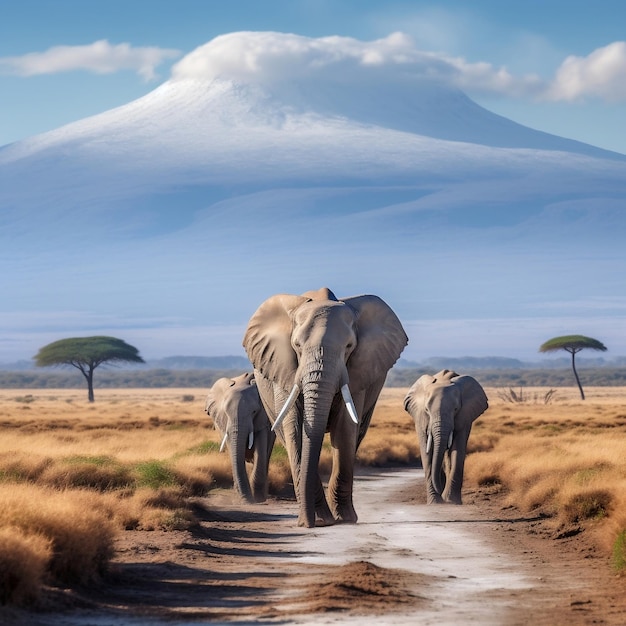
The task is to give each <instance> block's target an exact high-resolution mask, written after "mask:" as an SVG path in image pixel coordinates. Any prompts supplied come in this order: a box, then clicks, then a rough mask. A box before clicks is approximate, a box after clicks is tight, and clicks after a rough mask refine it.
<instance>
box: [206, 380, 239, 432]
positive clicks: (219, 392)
mask: <svg viewBox="0 0 626 626" xmlns="http://www.w3.org/2000/svg"><path fill="white" fill-rule="evenodd" d="M234 384H235V382H234V381H233V380H231V379H230V378H218V379H217V380H216V381H215V383H213V386H212V387H211V389H209V393H208V394H207V397H206V402H205V403H204V410H205V411H206V413H207V415H208V416H209V417H210V418H211V419H212V420H213V424H214V425H215V427H216V428H217V429H218V430H219V431H220V432H222V433H224V432H226V429H227V428H228V416H227V415H226V413H225V412H224V411H221V410H220V405H221V402H222V398H223V397H224V393H225V392H226V389H228V388H229V387H231V386H232V385H234Z"/></svg>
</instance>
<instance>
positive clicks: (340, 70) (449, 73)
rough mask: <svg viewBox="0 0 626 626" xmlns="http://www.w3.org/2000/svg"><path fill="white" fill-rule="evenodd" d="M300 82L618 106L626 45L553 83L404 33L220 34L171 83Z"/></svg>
mask: <svg viewBox="0 0 626 626" xmlns="http://www.w3.org/2000/svg"><path fill="white" fill-rule="evenodd" d="M299 78H305V79H307V80H316V81H335V82H336V81H341V82H342V83H345V82H351V83H354V82H356V81H367V82H369V83H371V84H376V83H382V82H384V83H385V84H386V85H388V84H390V83H397V84H403V85H406V84H407V82H410V81H418V80H424V79H426V80H434V81H440V82H443V83H447V84H449V85H453V86H455V87H458V88H460V89H462V90H464V91H467V92H469V93H470V94H485V95H487V94H492V95H493V94H495V95H500V96H503V97H510V98H530V99H537V100H541V99H544V100H549V99H551V100H575V99H579V98H582V97H584V96H596V97H599V98H603V99H606V100H620V99H624V98H626V43H625V42H615V43H612V44H610V45H609V46H606V47H604V48H599V49H597V50H595V51H594V52H592V53H591V54H590V55H589V56H587V57H573V56H572V57H568V58H567V59H565V61H564V62H563V63H562V64H561V66H560V67H558V68H557V70H556V73H555V76H554V78H553V79H551V80H545V79H543V78H541V77H540V76H538V75H537V74H532V73H529V74H516V73H514V72H511V71H510V70H509V69H507V68H506V67H505V66H496V65H494V64H492V63H488V62H469V61H467V60H466V59H465V58H464V57H462V56H458V55H457V56H451V55H449V54H445V53H440V52H428V51H423V50H419V49H417V48H416V46H415V43H414V41H413V39H412V38H411V37H410V36H408V35H407V34H405V33H400V32H396V33H392V34H391V35H388V36H387V37H384V38H382V39H376V40H374V41H359V40H357V39H353V38H351V37H338V36H334V37H321V38H317V39H316V38H310V37H304V36H300V35H295V34H285V33H276V32H238V33H229V34H227V35H221V36H219V37H216V38H215V39H213V40H211V41H209V42H208V43H207V44H205V45H203V46H200V47H199V48H196V49H195V50H194V51H192V52H191V53H189V54H188V55H186V56H185V57H184V58H183V59H181V60H180V61H179V62H178V63H177V64H176V65H175V66H174V67H173V69H172V79H173V80H184V79H198V80H213V79H230V80H236V81H243V82H258V83H265V84H268V83H270V84H271V83H273V82H278V81H281V82H282V81H289V80H294V79H299Z"/></svg>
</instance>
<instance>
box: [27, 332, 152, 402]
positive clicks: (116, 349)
mask: <svg viewBox="0 0 626 626" xmlns="http://www.w3.org/2000/svg"><path fill="white" fill-rule="evenodd" d="M121 362H127V363H144V360H143V359H142V358H141V357H140V356H139V351H138V350H137V348H135V347H134V346H131V345H130V344H127V343H126V342H125V341H123V340H122V339H117V338H115V337H106V336H96V337H70V338H68V339H60V340H59V341H54V342H52V343H49V344H48V345H47V346H44V347H43V348H41V349H40V350H39V352H38V353H37V354H36V355H35V364H36V365H38V366H39V367H47V366H52V365H71V366H72V367H75V368H76V369H78V370H80V372H81V373H82V375H83V376H84V377H85V379H86V381H87V389H88V398H89V402H93V401H94V394H93V371H94V370H95V369H96V367H98V366H99V365H102V363H121Z"/></svg>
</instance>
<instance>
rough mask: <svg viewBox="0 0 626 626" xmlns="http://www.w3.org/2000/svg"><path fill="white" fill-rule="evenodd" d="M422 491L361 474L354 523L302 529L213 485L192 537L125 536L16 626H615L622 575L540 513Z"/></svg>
mask: <svg viewBox="0 0 626 626" xmlns="http://www.w3.org/2000/svg"><path fill="white" fill-rule="evenodd" d="M423 490H424V486H423V477H422V474H421V471H420V470H417V469H399V470H380V471H368V472H367V473H363V474H362V475H361V476H359V477H358V479H357V481H356V485H355V505H356V508H357V512H358V513H359V523H358V524H357V525H339V526H333V527H328V528H317V529H311V530H305V529H300V528H297V527H296V526H295V520H296V507H295V503H294V502H292V501H290V500H289V501H284V500H283V501H279V500H271V501H269V502H268V503H265V504H262V505H255V506H249V505H241V504H238V503H233V501H232V500H233V498H232V494H231V493H230V492H221V493H219V494H215V495H213V496H211V498H209V499H207V500H205V501H202V502H201V503H199V504H201V505H202V506H199V507H198V515H199V517H200V518H201V523H200V525H199V526H198V527H197V528H194V529H192V530H191V531H188V532H170V533H163V532H127V533H124V537H123V538H121V539H120V541H119V545H118V556H117V558H116V560H115V562H114V566H113V575H112V577H111V580H110V581H108V582H107V583H106V584H105V585H103V586H102V588H101V589H99V590H98V592H97V594H96V595H94V594H93V593H90V594H80V593H71V594H69V593H63V594H57V596H56V597H55V598H53V602H54V603H55V605H56V609H57V610H55V611H54V612H53V613H47V614H45V615H44V614H39V615H33V614H29V616H28V619H29V621H28V622H22V623H30V624H33V625H43V624H46V625H48V626H79V625H80V626H88V625H91V626H113V625H114V624H115V625H117V626H119V625H120V624H124V625H128V626H146V625H148V624H161V623H165V622H166V623H168V624H175V625H176V626H183V625H186V624H198V623H209V622H210V623H213V624H216V623H217V624H219V623H232V622H239V623H248V624H252V623H277V624H352V623H354V624H356V623H360V624H371V623H377V624H385V625H396V624H397V625H401V624H415V623H416V622H418V621H419V623H420V624H422V625H424V626H425V625H429V624H438V625H442V624H480V625H485V626H487V625H507V626H508V625H517V624H519V625H525V624H531V623H532V624H533V625H538V626H542V625H546V626H547V625H548V624H549V625H551V626H552V625H555V624H556V625H558V624H568V625H577V624H605V625H610V626H614V625H618V624H624V623H626V600H625V599H624V594H623V587H624V580H623V579H619V578H617V577H616V576H614V575H613V574H611V571H610V568H609V565H608V562H607V560H606V559H604V558H601V557H599V556H597V555H596V553H595V552H594V551H593V550H591V549H590V548H588V547H587V545H586V544H585V543H584V542H582V541H581V540H580V537H577V538H574V539H571V538H570V539H568V538H562V539H558V540H557V539H554V538H551V536H550V535H549V534H548V531H547V530H546V524H545V520H542V519H539V518H532V517H527V516H522V515H520V514H519V513H518V512H516V511H515V509H512V508H508V509H503V508H502V507H501V506H500V505H499V503H498V500H497V498H496V497H491V496H490V495H489V493H487V492H485V491H481V492H469V493H468V494H467V495H466V496H465V499H466V503H465V504H464V505H463V506H461V507H453V506H443V507H428V506H426V505H424V504H422V503H421V500H422V493H423ZM205 506H206V508H205ZM59 604H61V606H59ZM59 608H62V609H63V610H58V609H59ZM14 617H15V620H16V623H20V620H21V619H23V618H24V616H23V615H17V614H16V615H15V616H14Z"/></svg>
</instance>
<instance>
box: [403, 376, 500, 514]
mask: <svg viewBox="0 0 626 626" xmlns="http://www.w3.org/2000/svg"><path fill="white" fill-rule="evenodd" d="M488 406H489V404H488V402H487V396H486V394H485V392H484V390H483V388H482V387H481V386H480V383H478V381H476V380H475V379H474V378H472V377H471V376H459V375H458V374H457V373H456V372H452V371H450V370H441V371H440V372H438V373H437V374H435V375H434V376H431V375H429V374H424V376H420V377H419V378H418V379H417V381H415V383H414V384H413V386H412V387H411V388H410V389H409V391H408V393H407V395H406V397H405V399H404V408H405V410H406V411H407V412H408V413H409V415H411V417H412V418H413V420H414V421H415V430H416V431H417V435H418V438H419V443H420V456H421V457H422V466H423V467H424V474H425V477H426V501H427V502H428V504H435V503H441V502H449V503H451V504H461V487H462V485H463V469H464V466H465V454H466V451H467V441H468V439H469V436H470V431H471V429H472V424H473V423H474V420H476V419H477V418H478V417H479V416H480V415H482V414H483V413H484V412H485V411H486V410H487V408H488Z"/></svg>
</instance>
